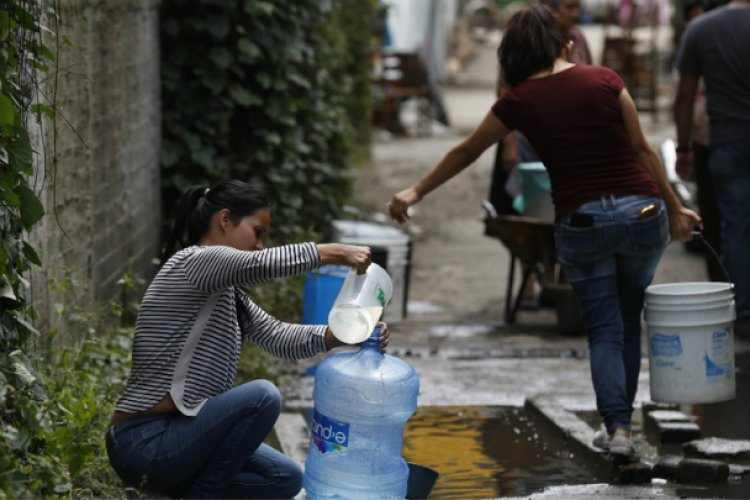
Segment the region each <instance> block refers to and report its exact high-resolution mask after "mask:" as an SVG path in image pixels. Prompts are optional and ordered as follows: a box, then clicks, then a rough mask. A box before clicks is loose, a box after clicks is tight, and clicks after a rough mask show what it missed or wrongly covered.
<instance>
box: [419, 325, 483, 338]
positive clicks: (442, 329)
mask: <svg viewBox="0 0 750 500" xmlns="http://www.w3.org/2000/svg"><path fill="white" fill-rule="evenodd" d="M495 329H496V326H495V325H490V324H470V325H438V326H433V327H432V328H430V334H431V335H432V336H433V337H436V338H454V339H461V338H467V337H476V336H477V335H486V334H488V333H490V332H493V331H494V330H495Z"/></svg>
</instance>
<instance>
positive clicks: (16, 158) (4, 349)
mask: <svg viewBox="0 0 750 500" xmlns="http://www.w3.org/2000/svg"><path fill="white" fill-rule="evenodd" d="M43 19H46V20H47V21H48V22H49V21H51V22H53V23H55V22H56V13H55V9H54V8H52V7H48V6H45V5H44V4H43V3H40V2H37V1H33V0H3V2H2V8H1V10H0V43H1V44H2V45H1V49H0V234H2V241H0V471H2V474H1V475H0V497H10V498H14V497H22V496H29V495H32V494H33V495H40V494H41V495H50V494H55V493H58V494H60V493H64V492H65V491H67V489H68V488H69V484H67V481H66V478H65V471H64V468H63V467H62V465H61V464H59V463H56V462H55V461H54V460H50V459H49V458H47V457H44V456H43V455H42V454H39V453H38V452H39V450H40V449H42V448H43V447H44V443H45V437H46V436H48V435H49V433H50V432H51V424H50V420H49V416H48V413H47V405H46V402H47V396H46V394H45V391H44V388H43V384H42V379H41V377H40V375H39V374H38V373H36V372H35V370H34V367H33V365H32V363H31V361H30V359H29V356H28V355H27V350H28V348H29V346H30V344H31V341H32V340H33V339H34V338H35V337H36V336H38V335H39V333H38V332H37V331H36V330H35V329H34V327H33V326H32V325H31V319H32V318H33V316H34V315H33V310H32V309H31V307H30V306H29V304H28V303H27V301H26V292H27V290H26V289H27V288H28V286H29V284H28V282H27V280H26V279H25V278H24V274H25V273H26V272H27V271H28V270H29V269H30V268H31V266H32V265H40V264H41V262H40V260H39V257H38V256H37V253H36V251H35V250H34V248H33V247H32V246H31V245H30V244H29V243H28V242H27V241H26V239H25V235H26V234H27V232H28V231H30V230H31V229H32V227H33V226H34V224H36V223H37V222H38V221H39V220H40V219H41V218H42V216H43V214H44V209H43V207H42V204H41V202H40V201H39V198H38V197H37V195H36V194H35V192H34V191H33V190H32V188H31V187H30V186H29V180H30V179H32V176H33V174H34V170H33V165H34V157H35V154H36V152H35V151H34V149H33V147H32V142H31V139H30V134H29V123H30V122H31V120H32V119H36V123H41V115H42V114H45V115H48V116H49V117H51V118H54V114H55V112H54V104H53V103H49V102H47V100H46V98H45V97H44V95H43V93H42V90H41V86H40V81H41V79H42V78H44V76H45V75H46V74H47V73H48V72H51V71H52V69H53V64H54V62H55V52H53V51H52V50H50V49H49V48H48V47H47V46H46V45H45V44H44V42H43V36H48V35H45V33H48V34H52V33H54V31H53V30H51V29H49V28H48V27H46V26H45V25H44V24H43ZM55 40H56V37H55Z"/></svg>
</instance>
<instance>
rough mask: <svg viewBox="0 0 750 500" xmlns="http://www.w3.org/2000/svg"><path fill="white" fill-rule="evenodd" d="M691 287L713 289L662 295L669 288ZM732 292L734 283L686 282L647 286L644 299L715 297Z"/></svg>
mask: <svg viewBox="0 0 750 500" xmlns="http://www.w3.org/2000/svg"><path fill="white" fill-rule="evenodd" d="M693 285H710V286H711V287H715V288H713V289H711V290H683V291H680V292H679V293H663V292H664V291H666V290H669V289H670V288H672V289H675V288H678V287H690V286H693ZM733 290H734V283H730V282H728V281H688V282H684V283H660V284H656V285H649V286H648V287H647V288H646V291H645V295H646V297H648V296H652V297H675V298H676V297H681V296H691V297H692V296H696V295H716V294H722V293H727V292H729V293H732V291H733Z"/></svg>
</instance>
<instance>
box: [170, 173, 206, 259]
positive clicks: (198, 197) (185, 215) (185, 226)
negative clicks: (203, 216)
mask: <svg viewBox="0 0 750 500" xmlns="http://www.w3.org/2000/svg"><path fill="white" fill-rule="evenodd" d="M207 189H208V188H207V187H205V186H193V187H191V188H189V189H188V190H187V191H185V193H184V194H183V195H182V197H181V198H180V199H179V201H178V202H177V208H176V210H175V216H174V223H173V224H172V232H171V234H170V235H169V239H168V240H167V244H166V246H165V247H164V251H163V252H162V256H161V264H162V265H164V263H165V262H166V261H167V260H168V259H169V258H170V257H171V256H172V254H173V253H174V252H175V251H176V250H177V249H178V248H184V247H186V246H190V243H189V239H190V238H189V236H188V233H189V232H190V231H189V226H190V222H191V219H192V218H193V214H194V212H195V211H196V210H195V209H196V208H197V207H198V205H199V204H200V203H205V200H204V196H205V193H206V190H207ZM200 211H202V210H199V212H200ZM209 223H210V219H209Z"/></svg>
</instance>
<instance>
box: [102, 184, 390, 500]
mask: <svg viewBox="0 0 750 500" xmlns="http://www.w3.org/2000/svg"><path fill="white" fill-rule="evenodd" d="M270 207H271V200H270V198H269V196H268V195H267V194H266V193H265V191H263V190H262V189H260V188H259V187H257V186H254V185H251V184H247V183H244V182H240V181H228V182H222V183H220V184H218V185H217V186H215V187H213V188H211V189H206V188H204V187H196V188H192V189H190V190H189V191H188V192H187V193H186V194H185V196H184V197H183V198H182V200H181V202H180V204H179V206H178V213H177V218H176V221H175V226H174V230H173V234H172V237H171V241H170V244H168V245H167V251H166V252H165V256H169V255H170V254H171V251H172V249H174V247H175V246H176V242H179V243H181V244H182V246H184V247H185V248H184V249H183V250H180V251H178V252H177V253H175V254H174V255H172V256H171V257H170V258H169V259H168V260H167V261H166V262H165V263H164V265H163V266H162V268H161V270H160V271H159V272H158V274H157V275H156V277H155V278H154V280H153V282H152V283H151V285H150V286H149V288H148V290H147V291H146V294H145V296H144V297H143V302H142V305H141V309H140V312H139V314H138V320H137V323H136V331H135V336H134V339H133V354H132V357H133V366H132V369H131V373H130V377H129V378H128V382H127V387H126V388H125V392H124V394H123V395H122V396H121V397H120V399H119V401H118V402H117V406H116V408H115V412H114V413H113V415H112V419H111V424H112V425H111V427H110V429H109V431H108V433H107V452H108V455H109V459H110V463H111V464H112V467H113V468H114V469H115V471H116V472H117V474H118V475H119V476H120V477H121V478H122V479H123V480H124V481H125V482H126V483H127V484H129V485H132V486H136V487H143V488H145V489H148V490H151V491H155V492H159V493H162V494H168V495H176V496H188V497H194V498H195V497H211V498H218V497H243V498H251V497H256V498H258V497H262V498H289V497H293V496H294V495H296V494H297V493H298V492H299V490H300V488H301V478H302V471H301V469H300V468H299V466H298V465H297V464H295V463H294V462H293V461H291V460H290V459H289V458H288V457H286V456H284V455H283V454H281V453H279V452H278V451H276V450H274V449H273V448H271V447H269V446H267V445H265V444H263V440H264V439H265V438H266V436H267V435H268V434H269V432H270V431H271V429H272V428H273V425H274V423H275V421H276V418H277V417H278V415H279V411H280V395H279V391H278V389H277V388H276V387H275V386H274V385H273V384H272V383H271V382H268V381H266V380H253V381H251V382H247V383H244V384H242V385H239V386H237V387H234V388H233V387H232V384H233V380H234V377H235V374H236V371H237V362H238V359H239V350H240V345H241V342H242V341H250V342H253V343H255V344H258V345H259V346H261V347H262V348H263V349H265V350H266V351H268V352H270V353H271V354H273V355H275V356H278V357H282V358H286V359H302V358H309V357H312V356H314V355H316V354H318V353H321V352H325V351H327V350H329V349H331V348H333V347H336V346H338V345H341V344H340V342H339V341H338V340H336V339H335V338H334V337H333V335H332V333H331V331H330V330H329V329H328V328H327V327H326V326H325V325H321V326H316V325H298V324H290V323H285V322H282V321H279V320H278V319H276V318H274V317H272V316H270V315H269V314H267V313H266V312H264V311H263V310H262V309H261V308H260V307H258V306H257V305H256V304H254V303H253V302H252V301H251V300H250V298H249V297H248V296H247V295H246V293H245V292H244V290H243V287H247V286H250V285H256V284H259V283H263V282H266V281H270V280H272V279H275V278H283V277H287V276H294V275H299V274H303V273H306V272H308V271H311V270H314V269H316V268H318V267H320V266H321V265H324V264H336V265H346V266H350V267H353V268H356V269H357V271H358V272H360V273H363V272H364V271H365V270H366V269H367V267H368V266H369V265H370V262H371V252H370V249H369V248H367V247H361V246H352V245H342V244H321V245H316V244H314V243H303V244H297V245H286V246H281V247H275V248H269V249H264V248H263V242H262V240H263V237H264V235H265V234H266V233H267V232H268V230H269V228H270V225H271V210H270ZM381 326H382V327H384V331H383V348H385V345H387V342H388V333H389V332H388V328H387V326H386V325H384V324H383V325H381Z"/></svg>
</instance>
